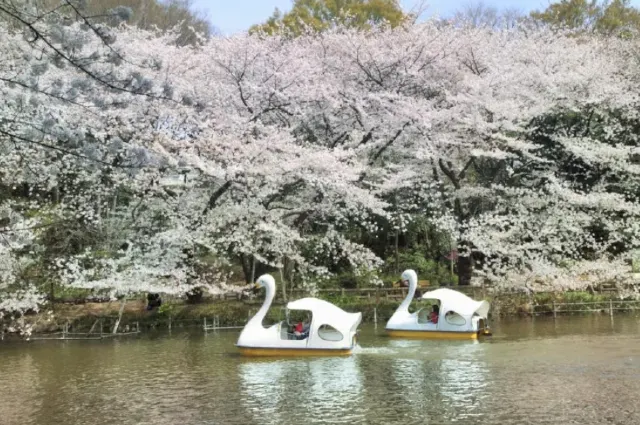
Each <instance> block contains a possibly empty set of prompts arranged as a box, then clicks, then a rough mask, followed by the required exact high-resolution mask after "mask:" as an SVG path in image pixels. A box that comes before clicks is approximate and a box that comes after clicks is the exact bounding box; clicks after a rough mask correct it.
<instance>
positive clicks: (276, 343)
mask: <svg viewBox="0 0 640 425" xmlns="http://www.w3.org/2000/svg"><path fill="white" fill-rule="evenodd" d="M256 286H257V287H264V288H266V297H265V300H264V303H263V304H262V307H261V308H260V310H258V312H257V313H256V315H255V316H253V318H251V320H249V322H248V323H247V324H246V325H245V327H244V329H243V330H242V333H241V334H240V337H239V338H238V343H237V344H236V345H237V346H238V348H239V349H240V352H241V353H242V354H243V355H247V356H319V355H322V356H326V355H348V354H351V350H352V349H353V348H354V347H355V345H356V332H357V328H358V325H359V324H360V321H361V320H362V313H347V312H346V311H344V310H341V309H340V308H338V307H336V306H335V305H333V304H331V303H328V302H326V301H323V300H320V299H317V298H302V299H300V300H297V301H292V302H290V303H289V304H287V310H302V311H307V312H310V313H311V321H310V323H308V324H307V326H308V327H307V328H306V329H304V331H303V332H299V333H295V334H294V333H292V332H290V330H289V327H288V324H287V322H280V323H277V324H275V325H273V326H271V327H268V328H265V327H264V326H262V321H263V319H264V317H265V316H266V314H267V311H268V310H269V307H270V306H271V302H272V301H273V297H274V295H275V290H276V283H275V280H274V279H273V277H272V276H270V275H268V274H267V275H263V276H261V277H260V278H259V279H258V281H257V283H256Z"/></svg>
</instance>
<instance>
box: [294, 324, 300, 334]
mask: <svg viewBox="0 0 640 425" xmlns="http://www.w3.org/2000/svg"><path fill="white" fill-rule="evenodd" d="M293 330H294V332H300V333H302V322H298V323H297V324H296V327H295V328H293Z"/></svg>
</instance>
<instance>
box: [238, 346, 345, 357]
mask: <svg viewBox="0 0 640 425" xmlns="http://www.w3.org/2000/svg"><path fill="white" fill-rule="evenodd" d="M238 349H239V350H240V354H242V355H243V356H247V357H313V356H348V355H350V354H351V351H352V349H351V348H345V349H314V348H263V347H238Z"/></svg>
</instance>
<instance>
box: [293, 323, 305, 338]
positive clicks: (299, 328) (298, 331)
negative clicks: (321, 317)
mask: <svg viewBox="0 0 640 425" xmlns="http://www.w3.org/2000/svg"><path fill="white" fill-rule="evenodd" d="M303 332H304V326H303V325H302V322H298V323H296V325H295V326H294V327H293V335H295V337H296V339H304V334H303Z"/></svg>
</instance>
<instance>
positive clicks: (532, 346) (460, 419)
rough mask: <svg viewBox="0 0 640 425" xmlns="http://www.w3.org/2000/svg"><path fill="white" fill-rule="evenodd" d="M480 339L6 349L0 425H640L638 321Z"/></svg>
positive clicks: (498, 329)
mask: <svg viewBox="0 0 640 425" xmlns="http://www.w3.org/2000/svg"><path fill="white" fill-rule="evenodd" d="M492 325H493V330H494V336H493V337H491V338H490V339H485V340H481V341H480V342H471V341H469V342H466V341H465V342H455V341H421V340H399V339H390V338H388V337H386V336H384V325H379V326H378V328H377V329H375V328H374V327H373V326H370V325H367V326H363V327H362V328H361V337H360V345H361V348H359V349H358V352H357V353H356V354H354V355H352V356H350V357H344V358H304V359H271V360H256V359H251V358H242V357H240V356H238V354H237V352H236V349H235V346H234V344H235V341H236V338H237V336H238V333H236V332H221V333H215V334H214V333H209V334H208V335H205V334H203V333H202V332H201V331H200V330H199V329H192V330H190V331H178V332H176V331H175V330H174V331H173V332H172V334H170V335H169V334H166V333H165V334H155V335H142V336H139V337H133V338H127V339H125V338H122V339H120V340H105V341H34V342H30V343H6V342H5V343H0V383H1V385H0V423H2V424H4V425H28V424H34V425H55V424H65V425H71V424H91V425H106V424H119V425H128V424H156V425H157V424H160V425H164V424H172V425H173V424H180V425H192V424H216V425H217V424H392V423H393V424H396V423H397V424H448V423H456V424H524V423H528V424H640V317H637V316H616V317H615V318H614V319H613V321H612V320H611V318H610V317H609V316H605V315H596V316H586V317H558V319H556V320H555V321H554V320H553V318H536V319H535V320H531V319H520V320H510V321H505V320H503V321H498V322H497V321H494V322H493V323H492Z"/></svg>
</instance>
